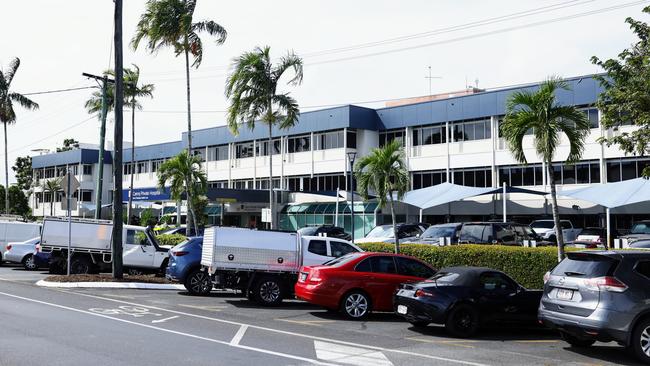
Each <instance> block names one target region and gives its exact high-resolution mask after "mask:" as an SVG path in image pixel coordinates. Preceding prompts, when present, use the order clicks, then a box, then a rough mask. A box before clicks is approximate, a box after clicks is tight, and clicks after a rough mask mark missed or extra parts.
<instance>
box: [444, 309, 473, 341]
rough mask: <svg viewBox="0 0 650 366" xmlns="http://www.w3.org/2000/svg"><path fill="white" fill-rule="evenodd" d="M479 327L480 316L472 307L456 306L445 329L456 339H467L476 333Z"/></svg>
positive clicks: (448, 318)
mask: <svg viewBox="0 0 650 366" xmlns="http://www.w3.org/2000/svg"><path fill="white" fill-rule="evenodd" d="M478 327H479V316H478V312H477V311H476V309H474V308H473V307H472V306H470V305H466V304H461V305H458V306H456V307H455V308H454V309H453V310H452V311H451V313H449V316H448V317H447V321H446V322H445V329H446V330H447V331H448V332H449V333H450V334H451V335H453V336H454V337H459V338H467V337H471V336H472V335H474V334H475V333H476V331H477V330H478Z"/></svg>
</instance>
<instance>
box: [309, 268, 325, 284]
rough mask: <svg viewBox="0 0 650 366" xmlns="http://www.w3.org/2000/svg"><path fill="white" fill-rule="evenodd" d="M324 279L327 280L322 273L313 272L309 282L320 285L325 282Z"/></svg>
mask: <svg viewBox="0 0 650 366" xmlns="http://www.w3.org/2000/svg"><path fill="white" fill-rule="evenodd" d="M324 279H325V278H324V276H323V275H322V273H321V272H320V271H312V272H311V275H310V276H309V282H314V283H320V282H323V280H324Z"/></svg>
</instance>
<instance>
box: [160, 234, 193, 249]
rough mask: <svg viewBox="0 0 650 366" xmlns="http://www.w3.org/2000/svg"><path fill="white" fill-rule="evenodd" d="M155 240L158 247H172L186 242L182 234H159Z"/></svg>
mask: <svg viewBox="0 0 650 366" xmlns="http://www.w3.org/2000/svg"><path fill="white" fill-rule="evenodd" d="M156 240H158V244H160V245H171V246H174V245H177V244H180V243H182V242H184V241H185V240H187V237H186V236H185V235H182V234H161V235H158V236H156Z"/></svg>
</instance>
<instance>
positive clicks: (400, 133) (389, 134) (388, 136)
mask: <svg viewBox="0 0 650 366" xmlns="http://www.w3.org/2000/svg"><path fill="white" fill-rule="evenodd" d="M393 140H397V141H399V142H400V143H401V144H402V146H404V130H403V129H399V130H391V131H385V132H380V133H379V147H383V146H384V145H386V144H388V143H390V142H391V141H393Z"/></svg>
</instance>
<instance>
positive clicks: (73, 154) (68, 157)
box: [32, 148, 113, 169]
mask: <svg viewBox="0 0 650 366" xmlns="http://www.w3.org/2000/svg"><path fill="white" fill-rule="evenodd" d="M98 160H99V150H95V149H84V148H82V149H74V150H68V151H63V152H57V153H51V154H45V155H36V156H33V157H32V168H34V169H37V168H44V167H51V166H56V165H66V164H79V163H81V164H96V163H97V161H98ZM112 161H113V159H112V157H111V153H110V152H109V151H106V152H105V153H104V163H105V164H110V163H111V162H112Z"/></svg>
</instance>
